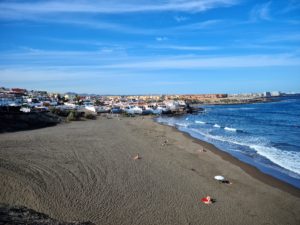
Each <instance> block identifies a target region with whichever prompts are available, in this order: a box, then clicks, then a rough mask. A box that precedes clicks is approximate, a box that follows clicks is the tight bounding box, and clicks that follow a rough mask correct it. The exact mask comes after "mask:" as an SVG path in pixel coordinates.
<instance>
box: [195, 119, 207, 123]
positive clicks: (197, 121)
mask: <svg viewBox="0 0 300 225" xmlns="http://www.w3.org/2000/svg"><path fill="white" fill-rule="evenodd" d="M195 123H198V124H206V123H205V122H203V121H200V120H196V121H195Z"/></svg>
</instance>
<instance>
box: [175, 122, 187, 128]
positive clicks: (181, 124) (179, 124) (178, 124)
mask: <svg viewBox="0 0 300 225" xmlns="http://www.w3.org/2000/svg"><path fill="white" fill-rule="evenodd" d="M175 125H177V126H181V127H187V126H188V124H187V123H175Z"/></svg>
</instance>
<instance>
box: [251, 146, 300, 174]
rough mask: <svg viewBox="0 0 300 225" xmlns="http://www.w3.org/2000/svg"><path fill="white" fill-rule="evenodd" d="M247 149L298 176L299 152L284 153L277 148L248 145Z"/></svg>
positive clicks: (299, 169)
mask: <svg viewBox="0 0 300 225" xmlns="http://www.w3.org/2000/svg"><path fill="white" fill-rule="evenodd" d="M249 147H250V148H252V149H254V150H255V151H256V152H257V153H258V154H259V155H262V156H264V157H265V158H267V159H269V160H270V161H272V162H274V163H275V164H277V165H279V166H281V167H283V168H285V169H287V170H290V171H292V172H295V173H297V174H300V163H299V162H300V152H294V151H285V150H282V149H279V148H275V147H267V146H263V145H249ZM298 179H299V177H298Z"/></svg>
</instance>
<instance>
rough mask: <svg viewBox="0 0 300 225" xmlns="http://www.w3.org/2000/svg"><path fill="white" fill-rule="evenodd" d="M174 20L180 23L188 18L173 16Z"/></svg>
mask: <svg viewBox="0 0 300 225" xmlns="http://www.w3.org/2000/svg"><path fill="white" fill-rule="evenodd" d="M174 20H176V21H177V22H178V23H180V22H183V21H186V20H188V17H185V16H175V17H174Z"/></svg>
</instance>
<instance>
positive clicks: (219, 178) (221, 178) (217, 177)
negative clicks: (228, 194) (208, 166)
mask: <svg viewBox="0 0 300 225" xmlns="http://www.w3.org/2000/svg"><path fill="white" fill-rule="evenodd" d="M215 179H216V180H219V181H222V180H225V178H224V177H223V176H220V175H218V176H215Z"/></svg>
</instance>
